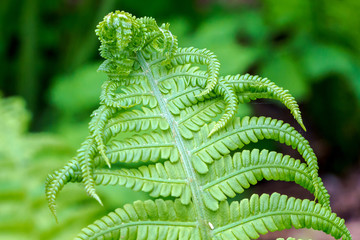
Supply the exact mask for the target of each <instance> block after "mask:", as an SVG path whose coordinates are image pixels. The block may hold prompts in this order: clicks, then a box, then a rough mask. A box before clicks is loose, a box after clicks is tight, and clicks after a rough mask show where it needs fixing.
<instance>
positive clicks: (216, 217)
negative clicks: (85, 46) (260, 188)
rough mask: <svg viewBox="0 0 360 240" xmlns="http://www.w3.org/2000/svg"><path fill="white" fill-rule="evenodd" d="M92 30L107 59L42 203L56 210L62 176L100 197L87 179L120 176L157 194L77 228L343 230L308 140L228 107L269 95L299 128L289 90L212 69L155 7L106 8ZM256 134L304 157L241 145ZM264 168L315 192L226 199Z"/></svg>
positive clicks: (99, 231)
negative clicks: (94, 103)
mask: <svg viewBox="0 0 360 240" xmlns="http://www.w3.org/2000/svg"><path fill="white" fill-rule="evenodd" d="M96 35H97V36H98V37H99V40H100V42H101V46H100V54H101V56H102V57H103V58H104V59H105V61H104V62H103V64H101V66H100V67H99V71H102V72H104V73H106V74H107V75H108V80H107V81H106V82H105V83H104V84H103V86H102V92H101V96H100V107H99V108H98V109H97V110H95V111H94V113H93V114H92V116H91V117H92V120H91V121H90V124H89V129H90V134H89V136H88V137H87V138H86V140H85V141H84V143H83V144H82V145H81V147H80V149H79V150H78V154H77V155H76V156H75V157H74V158H73V159H72V160H71V161H70V162H68V163H67V164H66V165H65V167H63V168H62V169H60V170H57V171H55V172H54V173H52V174H50V175H49V176H48V179H47V181H46V196H47V199H48V203H49V207H50V210H51V211H52V212H53V213H54V215H55V199H56V195H57V194H58V193H59V191H60V190H61V189H62V188H63V187H64V185H66V184H67V183H68V182H82V183H83V184H84V186H85V190H86V192H87V193H88V194H89V195H90V196H91V197H93V198H95V199H96V200H97V201H99V202H100V203H101V200H100V197H99V196H98V195H97V193H96V189H95V186H96V185H121V186H125V187H128V188H130V189H133V190H135V191H144V192H147V193H149V194H150V196H152V197H153V198H155V200H147V201H136V202H134V203H133V204H126V205H125V206H123V207H122V208H119V209H117V210H115V211H114V212H111V213H109V214H108V215H107V216H105V217H103V218H102V219H100V220H98V221H96V222H94V223H93V224H91V225H89V226H88V227H86V228H84V229H83V230H82V232H81V233H80V234H79V235H78V237H77V239H202V240H208V239H224V240H225V239H239V240H240V239H241V240H244V239H257V238H259V237H260V235H262V234H266V233H268V232H273V231H281V230H284V229H289V228H292V227H295V228H312V229H315V230H320V231H324V232H325V233H327V234H329V235H331V236H333V237H334V238H336V239H340V238H342V239H346V240H349V239H351V235H350V233H349V231H348V230H347V228H346V226H345V225H344V220H342V219H341V218H339V217H337V216H336V214H335V213H332V212H331V208H330V200H329V198H330V197H329V194H328V192H327V190H326V188H325V187H324V185H323V182H322V180H321V178H320V177H319V176H318V164H317V158H316V156H315V154H314V151H313V150H312V148H311V147H310V145H309V142H308V141H307V140H306V139H305V138H304V137H303V136H302V135H301V134H300V133H299V132H297V131H296V130H295V129H294V128H293V127H291V126H290V125H289V124H287V123H284V122H283V121H281V120H276V119H272V118H269V117H263V116H261V117H250V116H242V117H241V118H239V117H235V114H236V111H237V108H238V106H239V104H244V103H247V102H250V101H252V100H255V99H258V98H270V99H275V100H278V101H280V102H281V103H283V104H284V105H285V106H286V107H287V108H288V109H289V110H290V112H291V114H292V115H293V116H294V118H295V119H296V120H297V121H298V123H299V124H300V126H301V127H303V128H304V129H305V127H304V124H303V122H302V119H301V114H300V110H299V107H298V104H297V103H296V101H295V99H294V98H293V97H292V96H291V95H290V94H289V93H288V91H287V90H284V89H282V88H281V87H278V86H276V85H275V83H273V82H271V81H270V80H268V79H266V78H261V77H258V76H251V75H249V74H245V75H235V76H220V75H219V69H220V63H219V61H218V60H217V58H216V56H215V55H214V54H213V53H212V52H211V51H209V50H207V49H197V48H194V47H190V48H179V47H178V42H177V38H176V36H174V35H173V34H172V33H171V31H170V30H169V24H163V25H161V26H159V25H158V24H157V23H156V21H155V19H153V18H149V17H143V18H136V17H134V16H132V15H131V14H129V13H126V12H123V11H115V12H113V13H110V14H108V15H107V16H105V18H104V20H103V21H102V22H100V23H99V25H98V26H97V29H96ZM199 65H204V66H205V67H206V70H201V69H200V68H199V67H198V66H199ZM218 116H219V118H218ZM214 119H219V120H218V121H215V120H214ZM263 139H271V140H274V141H278V142H280V143H282V144H286V145H288V146H291V147H292V148H294V149H296V150H297V151H298V152H299V154H300V155H301V156H302V158H303V162H301V161H300V160H297V159H294V158H292V157H291V156H288V155H284V154H282V153H277V152H274V151H268V150H266V149H262V150H260V149H256V148H254V149H251V150H243V148H244V147H245V146H246V145H248V144H250V143H252V142H253V143H255V142H258V141H260V140H263ZM119 163H121V165H119ZM132 163H137V164H138V165H136V166H138V167H132V166H134V165H133V164H132ZM112 165H119V166H118V167H117V168H110V167H111V166H112ZM263 179H265V180H278V181H291V182H294V184H298V185H300V186H302V187H303V188H305V189H307V190H308V191H309V192H310V193H312V194H313V195H314V198H315V199H316V201H315V200H314V201H311V200H308V199H303V200H302V199H296V198H294V197H288V196H286V195H280V194H278V193H273V194H271V195H268V194H262V195H260V196H259V195H257V194H253V195H252V196H251V197H250V198H249V199H248V198H245V199H243V200H241V201H236V200H234V201H232V202H231V203H229V201H228V199H230V198H234V197H235V196H237V194H239V193H242V192H243V191H244V190H245V189H247V188H250V186H251V185H255V184H257V182H259V181H261V180H263ZM164 198H166V199H167V200H164ZM169 199H170V200H169Z"/></svg>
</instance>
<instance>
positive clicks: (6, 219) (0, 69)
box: [0, 0, 360, 239]
mask: <svg viewBox="0 0 360 240" xmlns="http://www.w3.org/2000/svg"><path fill="white" fill-rule="evenodd" d="M114 10H124V11H128V12H130V13H132V14H134V15H135V16H137V17H142V16H152V17H154V18H156V19H157V21H158V23H162V22H169V23H170V24H171V30H172V32H173V33H174V34H175V35H177V36H178V39H179V45H180V46H182V47H187V46H194V47H198V48H208V49H211V50H212V51H213V52H214V53H215V54H216V55H217V56H218V58H219V60H220V61H221V73H222V74H238V73H242V74H243V73H250V74H254V75H261V76H263V77H268V78H270V79H271V80H272V81H274V82H275V83H276V84H277V85H279V86H282V87H284V88H286V89H289V90H290V92H291V93H292V94H293V95H294V96H295V98H296V99H297V100H298V102H299V103H300V107H301V110H302V112H303V118H304V122H305V125H306V126H307V129H308V132H306V133H305V132H303V131H302V130H301V129H300V127H299V126H298V125H297V124H296V122H295V121H294V120H293V119H292V117H291V116H290V114H289V112H288V111H287V110H286V109H284V108H283V107H282V106H280V105H279V104H277V103H273V102H271V103H270V102H269V101H255V102H254V103H252V104H250V107H247V108H246V109H245V111H247V112H252V113H253V114H255V115H264V116H270V117H274V118H279V119H283V120H285V121H287V122H289V123H291V124H292V125H293V126H295V127H296V128H297V129H298V130H299V131H300V132H302V134H303V135H304V136H305V137H306V138H307V139H308V140H309V142H310V144H311V145H312V147H313V148H314V150H315V153H316V154H317V155H318V157H319V165H320V174H321V176H323V177H324V179H325V185H326V186H328V187H329V191H330V194H335V195H341V196H343V195H346V194H350V193H346V194H345V192H344V191H345V190H346V189H347V188H349V189H350V190H352V191H349V192H351V194H353V195H351V197H353V198H356V199H359V198H360V189H359V186H358V185H360V184H356V182H359V181H360V177H359V176H360V174H359V172H358V170H356V169H358V168H359V165H360V164H359V163H360V141H359V137H360V14H359V12H360V1H359V0H342V1H339V0H326V1H325V0H318V1H311V0H253V1H251V0H218V1H211V0H182V1H167V0H153V1H144V0H136V1H134V0H123V1H115V0H103V1H100V0H87V1H85V0H52V1H40V0H22V1H21V0H2V1H1V2H0V33H1V37H0V63H1V64H0V76H1V78H0V92H1V97H0V239H71V238H72V237H73V236H74V234H76V233H77V232H79V230H80V229H81V228H82V227H84V226H86V225H87V224H89V223H91V222H93V221H94V220H95V219H97V218H99V217H101V216H103V215H105V214H106V213H107V212H108V211H110V210H113V209H115V208H116V207H120V206H122V205H123V204H124V203H128V202H132V201H134V199H145V198H147V195H144V194H140V193H134V192H131V191H128V190H126V189H119V188H110V189H108V188H107V189H102V188H99V192H100V196H103V197H102V199H103V201H104V205H105V207H100V206H99V205H98V204H96V202H95V201H94V200H93V199H89V198H88V197H87V196H86V194H85V193H84V190H83V189H82V187H81V186H80V185H71V184H70V185H69V186H66V187H65V189H64V191H63V192H61V194H60V195H59V200H58V205H59V206H58V208H59V210H58V217H59V220H60V223H59V224H56V223H55V221H54V219H53V218H52V216H51V214H50V212H49V211H48V209H47V205H46V201H45V197H44V181H45V178H46V175H47V174H48V173H49V172H51V171H53V170H55V169H57V168H60V167H62V166H63V165H64V164H65V162H66V161H68V160H70V159H71V157H72V156H73V155H74V154H75V152H76V149H77V148H78V147H79V145H80V143H81V141H82V140H83V139H84V138H85V137H86V136H87V134H88V129H87V124H88V122H89V120H90V117H89V116H90V113H91V112H92V110H94V109H95V108H97V106H98V97H99V95H100V86H101V84H102V82H103V81H104V80H105V79H106V76H104V74H101V73H97V72H96V69H97V67H98V66H99V64H100V63H101V59H100V57H99V55H98V50H97V49H98V46H99V44H98V41H97V38H96V36H95V33H94V30H95V27H96V25H97V23H98V22H99V21H101V20H102V18H103V17H104V16H105V15H106V14H107V13H109V12H111V11H114ZM269 144H271V146H269V147H270V148H277V146H274V145H273V144H272V143H269ZM282 151H283V152H287V151H290V150H289V149H282ZM349 176H352V178H351V179H353V178H354V179H355V180H348V179H349ZM334 182H335V183H334ZM327 184H332V185H327ZM334 184H335V185H334ZM336 184H340V185H336ZM345 184H353V185H351V187H349V185H346V186H345ZM334 186H335V187H334ZM336 186H340V187H336ZM339 188H340V189H342V190H341V191H340V190H339ZM337 191H338V192H337ZM339 191H340V192H339ZM354 192H355V193H354ZM354 194H355V195H354ZM356 194H357V195H356ZM346 196H349V195H346ZM348 198H350V197H347V199H348ZM338 199H340V198H336V197H335V200H334V201H335V205H336V201H342V200H341V199H340V200H338ZM355 202H356V203H353V207H350V208H349V207H347V208H345V210H342V205H339V206H340V207H339V208H338V209H334V210H335V212H338V213H339V212H340V216H342V217H345V218H347V220H350V221H351V220H354V219H359V218H360V206H359V204H358V203H357V202H358V201H355ZM349 204H350V203H349ZM354 239H356V238H354Z"/></svg>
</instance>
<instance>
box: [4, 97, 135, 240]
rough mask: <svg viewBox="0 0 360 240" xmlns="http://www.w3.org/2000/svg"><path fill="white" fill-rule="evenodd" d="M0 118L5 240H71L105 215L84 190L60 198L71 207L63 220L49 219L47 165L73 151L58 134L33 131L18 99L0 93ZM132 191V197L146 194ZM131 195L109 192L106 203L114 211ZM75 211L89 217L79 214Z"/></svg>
mask: <svg viewBox="0 0 360 240" xmlns="http://www.w3.org/2000/svg"><path fill="white" fill-rule="evenodd" d="M0 116H1V118H0V212H1V214H0V239H7V240H11V239H13V240H22V239H27V240H29V239H30V240H38V239H49V240H50V239H53V240H55V239H59V240H60V239H71V238H72V237H73V236H74V235H75V234H76V233H77V232H78V229H79V228H81V227H82V226H84V225H87V224H90V223H91V222H92V221H94V220H95V219H97V218H99V217H100V216H101V215H102V214H103V213H102V209H99V208H98V206H97V204H94V203H93V202H92V201H89V198H88V197H86V195H85V194H84V195H73V194H72V193H71V191H68V192H65V193H64V194H63V195H62V197H64V198H61V199H60V203H61V205H62V206H64V207H65V206H66V208H67V211H63V212H62V213H61V219H62V222H61V224H56V223H55V222H53V221H48V220H46V219H48V218H49V216H51V215H50V214H49V212H48V210H47V207H46V203H45V199H44V196H43V192H44V179H45V178H46V175H47V171H48V170H47V169H49V168H52V169H54V168H56V167H58V166H60V165H61V163H62V161H64V159H67V158H69V157H70V156H71V154H72V152H73V149H72V148H71V147H70V146H69V145H68V144H67V143H65V141H63V140H62V139H61V138H60V137H59V136H57V135H54V134H50V133H29V132H28V131H27V127H28V122H29V120H30V114H29V112H28V111H27V110H26V109H25V103H24V101H23V100H22V99H21V98H19V97H11V98H2V97H1V98H0ZM68 190H70V189H68ZM125 190H126V189H125ZM128 192H129V191H128ZM128 192H124V194H128ZM130 194H131V192H130ZM132 195H134V194H132ZM132 195H127V197H129V198H130V199H131V198H133V199H139V197H140V198H142V197H141V195H139V194H135V196H132ZM130 199H129V200H125V201H124V198H121V199H119V197H118V196H112V195H109V198H108V201H107V204H108V205H109V206H110V209H111V205H113V206H114V205H115V204H114V202H116V204H118V203H119V200H120V201H123V202H124V203H126V202H132V201H131V200H130ZM80 203H81V204H80ZM79 206H81V207H79ZM115 206H116V205H115ZM73 211H78V212H81V213H82V214H86V216H87V217H86V218H84V219H81V218H76V217H75V216H74V215H72V212H73Z"/></svg>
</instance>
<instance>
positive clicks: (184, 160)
mask: <svg viewBox="0 0 360 240" xmlns="http://www.w3.org/2000/svg"><path fill="white" fill-rule="evenodd" d="M136 55H137V58H138V61H139V63H140V66H141V68H142V69H143V71H144V74H145V76H146V77H147V79H148V82H149V84H150V88H151V90H152V92H153V94H154V96H155V98H156V99H157V101H158V105H159V108H160V111H161V113H162V114H163V116H164V118H165V119H166V121H167V122H168V123H169V126H170V130H171V132H172V135H173V138H174V140H175V145H176V146H177V148H178V150H179V154H180V159H181V164H182V166H183V167H184V171H185V175H186V180H187V181H188V184H189V187H190V190H191V194H192V200H193V203H194V210H195V215H196V219H197V222H198V226H199V230H200V231H201V233H202V237H203V239H204V240H205V239H211V235H210V231H209V230H210V228H209V227H208V224H207V222H208V220H207V218H206V209H205V205H204V202H203V201H202V199H201V186H200V182H199V181H198V179H197V177H196V172H195V169H194V168H193V166H192V163H191V154H190V151H187V149H186V147H185V143H184V139H183V138H182V136H181V134H180V131H179V128H178V123H177V122H176V120H175V118H174V117H173V115H172V114H171V113H170V110H169V109H168V108H167V103H166V101H165V99H164V98H163V96H162V94H161V92H160V90H159V88H158V86H157V80H156V79H157V78H156V76H153V73H152V71H151V69H150V67H149V64H148V63H147V62H146V60H145V58H144V56H143V55H142V53H141V52H140V51H138V52H136Z"/></svg>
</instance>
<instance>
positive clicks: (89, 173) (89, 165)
mask: <svg viewBox="0 0 360 240" xmlns="http://www.w3.org/2000/svg"><path fill="white" fill-rule="evenodd" d="M96 149H97V148H96V143H95V140H94V139H93V138H92V137H88V138H87V139H86V140H85V142H83V143H82V145H81V147H80V149H79V150H78V155H77V159H78V161H79V165H80V169H81V173H82V181H83V183H84V185H85V190H86V193H87V194H89V196H90V197H92V198H94V199H95V200H96V201H98V202H99V203H100V205H103V204H102V202H101V200H100V197H99V196H98V195H97V193H96V190H95V182H94V173H93V171H94V157H95V154H96Z"/></svg>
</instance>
